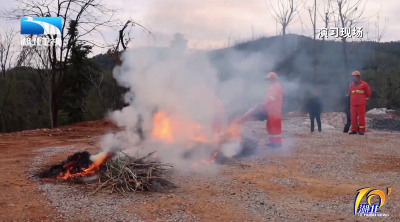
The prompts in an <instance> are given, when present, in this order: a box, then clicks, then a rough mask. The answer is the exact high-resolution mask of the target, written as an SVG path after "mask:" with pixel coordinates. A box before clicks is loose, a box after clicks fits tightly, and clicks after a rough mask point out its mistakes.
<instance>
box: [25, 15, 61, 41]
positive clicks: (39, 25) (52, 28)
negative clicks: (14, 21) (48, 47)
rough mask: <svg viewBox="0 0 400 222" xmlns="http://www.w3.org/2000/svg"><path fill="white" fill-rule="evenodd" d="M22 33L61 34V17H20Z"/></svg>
mask: <svg viewBox="0 0 400 222" xmlns="http://www.w3.org/2000/svg"><path fill="white" fill-rule="evenodd" d="M21 34H22V35H57V36H58V37H61V34H62V17H22V18H21Z"/></svg>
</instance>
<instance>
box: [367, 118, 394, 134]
mask: <svg viewBox="0 0 400 222" xmlns="http://www.w3.org/2000/svg"><path fill="white" fill-rule="evenodd" d="M370 124H371V128H372V129H376V130H384V131H400V118H375V119H372V120H371V122H370Z"/></svg>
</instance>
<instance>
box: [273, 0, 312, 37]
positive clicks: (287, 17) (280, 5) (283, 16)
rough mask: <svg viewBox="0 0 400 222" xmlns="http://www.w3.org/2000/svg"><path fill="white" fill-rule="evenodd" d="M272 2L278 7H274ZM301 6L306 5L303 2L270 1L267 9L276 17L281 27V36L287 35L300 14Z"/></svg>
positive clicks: (295, 0) (296, 0)
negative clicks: (288, 29)
mask: <svg viewBox="0 0 400 222" xmlns="http://www.w3.org/2000/svg"><path fill="white" fill-rule="evenodd" d="M272 2H277V6H274V4H273V3H272ZM301 4H304V3H303V1H302V0H278V1H272V0H269V1H268V6H267V8H268V10H269V11H270V13H271V14H272V16H273V17H274V19H275V21H276V22H277V23H279V25H280V26H281V28H280V34H281V35H286V31H287V28H288V26H289V25H290V24H291V23H292V22H293V19H294V18H295V17H296V15H297V13H298V12H299V8H300V6H301Z"/></svg>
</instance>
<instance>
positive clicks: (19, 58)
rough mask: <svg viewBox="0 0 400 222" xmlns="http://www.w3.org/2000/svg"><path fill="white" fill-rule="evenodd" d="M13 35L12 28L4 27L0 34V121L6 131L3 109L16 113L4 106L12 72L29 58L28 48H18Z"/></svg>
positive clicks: (12, 78) (9, 88)
mask: <svg viewBox="0 0 400 222" xmlns="http://www.w3.org/2000/svg"><path fill="white" fill-rule="evenodd" d="M15 35H16V32H15V31H14V30H12V29H5V30H4V31H3V32H2V34H0V121H1V126H2V127H1V128H2V130H3V132H6V128H7V127H6V123H5V120H4V113H5V111H8V112H12V113H14V114H16V115H18V113H15V112H16V111H13V110H11V109H9V108H7V107H6V105H7V102H8V100H9V96H10V91H11V89H12V86H13V82H14V81H13V80H14V78H15V76H14V74H15V73H16V71H17V69H18V68H19V67H21V66H24V65H26V64H28V63H29V61H30V59H31V57H30V56H31V50H30V49H27V48H23V49H22V50H18V47H16V45H15V43H16V42H15ZM18 116H20V115H18Z"/></svg>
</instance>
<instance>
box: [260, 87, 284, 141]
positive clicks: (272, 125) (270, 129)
mask: <svg viewBox="0 0 400 222" xmlns="http://www.w3.org/2000/svg"><path fill="white" fill-rule="evenodd" d="M282 96H283V90H282V87H281V84H280V83H279V82H278V81H275V82H272V83H271V84H270V85H269V87H268V91H267V96H266V98H265V101H264V104H265V108H266V111H267V115H268V117H267V124H266V127H267V133H268V135H269V142H270V143H272V144H276V145H282Z"/></svg>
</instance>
